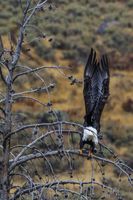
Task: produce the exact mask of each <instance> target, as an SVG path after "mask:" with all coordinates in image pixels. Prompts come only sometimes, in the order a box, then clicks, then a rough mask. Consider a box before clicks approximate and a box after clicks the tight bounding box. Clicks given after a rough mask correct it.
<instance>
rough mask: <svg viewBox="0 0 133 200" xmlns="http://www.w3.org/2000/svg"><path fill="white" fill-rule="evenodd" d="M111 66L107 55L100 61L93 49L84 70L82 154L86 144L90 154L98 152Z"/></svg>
mask: <svg viewBox="0 0 133 200" xmlns="http://www.w3.org/2000/svg"><path fill="white" fill-rule="evenodd" d="M109 77H110V76H109V65H108V59H107V56H106V55H103V56H102V57H101V59H100V60H99V61H97V58H96V52H95V51H94V50H93V49H91V52H90V55H89V57H88V60H87V63H86V66H85V70H84V90H83V94H84V101H85V111H86V114H85V117H84V128H83V134H82V135H81V139H80V153H82V149H83V147H84V145H85V144H89V145H90V150H89V153H90V154H91V153H95V152H96V145H97V144H98V136H99V133H100V118H101V114H102V111H103V108H104V106H105V103H106V101H107V98H108V96H109Z"/></svg>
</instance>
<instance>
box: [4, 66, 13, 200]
mask: <svg viewBox="0 0 133 200" xmlns="http://www.w3.org/2000/svg"><path fill="white" fill-rule="evenodd" d="M12 74H13V69H12V68H11V69H10V70H9V75H8V78H7V96H6V101H5V114H6V116H5V128H4V135H3V141H4V142H3V152H2V162H3V165H2V170H1V171H2V174H1V176H2V178H1V182H2V194H1V198H2V199H4V200H8V199H9V186H10V180H9V175H8V168H9V155H10V137H9V138H7V139H6V140H5V138H6V135H7V134H9V133H11V127H12V120H11V114H12Z"/></svg>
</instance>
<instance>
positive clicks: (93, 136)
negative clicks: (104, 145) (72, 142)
mask: <svg viewBox="0 0 133 200" xmlns="http://www.w3.org/2000/svg"><path fill="white" fill-rule="evenodd" d="M82 140H83V141H87V140H92V141H93V142H94V144H95V145H97V144H98V137H97V130H96V129H95V128H93V127H92V126H88V127H85V128H84V132H83V138H82Z"/></svg>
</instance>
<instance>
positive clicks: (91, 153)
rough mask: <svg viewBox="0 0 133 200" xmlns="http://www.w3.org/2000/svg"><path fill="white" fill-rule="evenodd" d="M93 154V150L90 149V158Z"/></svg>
mask: <svg viewBox="0 0 133 200" xmlns="http://www.w3.org/2000/svg"><path fill="white" fill-rule="evenodd" d="M92 154H93V152H92V150H91V149H90V150H89V152H88V156H89V157H92Z"/></svg>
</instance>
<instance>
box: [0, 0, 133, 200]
mask: <svg viewBox="0 0 133 200" xmlns="http://www.w3.org/2000/svg"><path fill="white" fill-rule="evenodd" d="M19 2H20V6H21V7H22V10H23V18H22V21H21V24H20V28H19V35H18V40H17V44H16V46H15V48H14V47H13V45H12V41H10V42H11V48H10V49H5V48H4V44H3V42H2V39H1V38H0V45H1V47H0V48H1V49H0V58H1V60H0V76H1V85H2V89H1V91H0V113H1V114H0V117H1V122H0V198H1V199H2V200H9V199H10V200H16V199H27V200H29V199H32V200H35V199H38V200H46V199H86V200H87V199H96V198H97V199H119V200H120V199H123V197H122V194H121V187H120V183H121V182H122V181H121V180H122V179H124V181H125V182H126V181H127V184H129V188H131V186H132V178H131V174H132V169H131V168H130V167H128V166H127V165H126V164H125V163H124V162H123V161H122V160H121V159H120V158H119V157H118V156H117V155H115V153H114V152H113V151H112V150H111V149H109V148H108V147H107V146H106V145H104V144H103V142H102V141H101V142H100V143H99V149H98V153H97V154H96V155H93V156H91V157H88V154H87V153H86V151H84V152H83V155H80V154H79V138H80V135H81V134H82V131H83V126H82V125H81V124H78V123H73V122H68V121H61V120H59V118H58V115H57V113H56V112H55V110H54V109H53V107H52V103H51V101H50V99H48V100H47V99H44V102H45V103H44V102H42V101H40V100H39V99H37V98H36V96H35V94H36V93H37V94H38V93H46V94H47V96H49V94H50V92H51V90H52V89H53V88H54V87H55V85H54V84H53V83H49V84H47V83H46V82H45V80H44V78H43V77H42V75H40V73H39V72H41V71H42V70H44V69H48V70H50V69H56V70H58V71H59V72H61V73H63V75H64V72H63V71H61V70H62V69H63V67H59V66H58V67H57V66H51V67H47V66H40V67H34V68H32V67H29V66H24V65H21V62H20V59H21V52H22V49H23V41H24V37H25V31H26V28H27V27H28V26H29V25H30V26H31V24H29V23H30V21H31V19H32V17H33V16H34V15H35V14H37V13H38V11H40V10H41V9H43V10H45V9H47V8H49V6H50V5H49V3H48V0H45V1H44V0H38V1H31V0H26V1H25V4H22V2H21V1H19ZM35 28H36V29H37V27H35ZM4 54H8V56H9V57H8V58H9V59H5V57H4ZM24 76H28V77H29V76H34V77H36V78H37V79H39V80H40V82H41V84H40V86H39V87H35V88H31V89H30V90H26V91H20V92H19V91H18V90H19V89H18V88H17V80H19V79H22V78H23V77H24ZM68 79H69V80H70V81H72V84H73V83H76V82H78V80H76V79H74V78H73V77H68ZM16 88H17V89H16ZM24 100H28V101H31V102H32V101H33V102H36V103H37V104H38V105H41V106H42V108H43V109H44V108H47V110H48V112H49V115H50V116H51V117H52V120H51V121H50V122H49V123H33V122H31V121H30V120H29V121H24V120H23V121H19V122H17V120H16V115H17V114H18V113H16V112H15V111H14V105H15V103H16V102H18V101H21V102H22V101H24ZM83 162H84V166H83ZM86 163H87V164H86ZM78 165H79V166H80V168H78V169H82V170H83V171H82V173H81V174H82V175H84V170H88V171H87V174H88V175H87V176H86V177H83V176H82V177H80V176H78V172H77V166H78ZM63 166H64V167H63ZM113 168H115V176H116V177H114V179H115V180H118V183H119V184H118V185H117V184H116V182H114V183H113V182H112V179H111V177H110V174H109V177H108V176H107V175H108V172H110V173H112V174H113V176H114V171H113ZM106 171H107V173H106Z"/></svg>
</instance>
